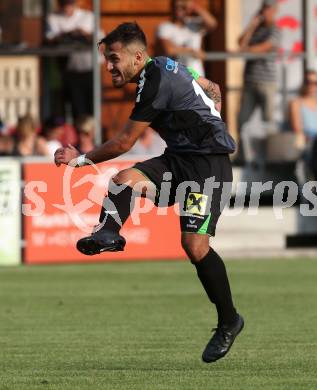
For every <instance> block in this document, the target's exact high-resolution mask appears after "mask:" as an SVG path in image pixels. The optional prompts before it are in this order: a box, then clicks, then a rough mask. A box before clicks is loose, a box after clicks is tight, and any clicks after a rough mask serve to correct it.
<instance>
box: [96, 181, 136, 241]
mask: <svg viewBox="0 0 317 390" xmlns="http://www.w3.org/2000/svg"><path fill="white" fill-rule="evenodd" d="M116 188H120V186H117V187H112V192H109V194H108V196H106V197H105V199H104V202H103V207H102V209H101V213H100V217H99V222H100V223H101V224H102V225H103V226H102V229H106V230H111V231H112V232H116V233H119V230H120V229H121V227H122V225H123V224H124V223H125V221H126V220H127V219H128V217H129V215H130V213H131V211H132V207H133V205H132V204H131V202H134V199H132V193H133V190H132V188H131V187H129V186H126V187H125V188H124V189H123V190H122V191H120V192H118V193H117V194H116V193H115V192H116V191H115V189H116Z"/></svg>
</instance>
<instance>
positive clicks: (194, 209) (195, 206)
mask: <svg viewBox="0 0 317 390" xmlns="http://www.w3.org/2000/svg"><path fill="white" fill-rule="evenodd" d="M207 201H208V196H207V195H203V194H199V193H197V192H190V193H189V194H188V197H187V200H186V212H189V213H191V214H192V215H195V214H197V215H205V212H206V207H207Z"/></svg>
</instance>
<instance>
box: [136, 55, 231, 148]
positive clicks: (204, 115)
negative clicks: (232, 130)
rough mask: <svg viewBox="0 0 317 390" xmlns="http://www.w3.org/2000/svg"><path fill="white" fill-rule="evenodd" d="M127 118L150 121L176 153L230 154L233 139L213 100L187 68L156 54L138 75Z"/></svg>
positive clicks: (168, 146)
mask: <svg viewBox="0 0 317 390" xmlns="http://www.w3.org/2000/svg"><path fill="white" fill-rule="evenodd" d="M130 119H132V120H135V121H141V122H151V127H152V128H153V129H155V130H156V131H157V132H158V133H159V134H160V135H161V137H162V138H163V139H164V140H165V142H166V144H167V148H168V150H170V151H171V152H175V153H196V154H220V153H233V152H234V150H235V142H234V140H233V138H232V137H231V136H230V134H229V133H228V131H227V129H226V125H225V123H224V122H223V121H222V119H221V116H220V113H219V112H218V111H217V110H216V108H215V105H214V102H213V101H212V100H211V99H210V98H209V97H208V96H207V95H206V94H205V93H204V91H203V89H202V88H201V87H200V85H199V84H198V83H197V81H196V80H195V79H194V77H193V75H192V74H191V73H190V72H189V71H188V69H187V68H186V67H185V66H184V65H181V64H180V63H178V62H176V61H174V60H172V59H170V58H167V57H155V58H153V59H152V60H151V61H150V62H149V63H148V64H147V65H146V66H145V68H144V69H143V71H142V72H141V74H140V79H139V81H138V85H137V89H136V103H135V106H134V108H133V111H132V113H131V116H130Z"/></svg>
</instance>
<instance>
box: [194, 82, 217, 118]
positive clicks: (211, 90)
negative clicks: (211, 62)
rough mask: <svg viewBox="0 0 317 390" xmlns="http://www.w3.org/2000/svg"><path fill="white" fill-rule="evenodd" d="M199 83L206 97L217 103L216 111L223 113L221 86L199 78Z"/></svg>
mask: <svg viewBox="0 0 317 390" xmlns="http://www.w3.org/2000/svg"><path fill="white" fill-rule="evenodd" d="M197 82H198V84H199V85H200V86H201V87H202V89H203V90H204V92H205V93H206V95H207V96H208V97H209V98H210V99H211V100H212V101H213V102H214V103H215V107H216V110H217V111H219V112H221V91H220V88H219V85H218V84H216V83H214V82H213V81H211V80H208V79H206V78H204V77H199V79H198V80H197Z"/></svg>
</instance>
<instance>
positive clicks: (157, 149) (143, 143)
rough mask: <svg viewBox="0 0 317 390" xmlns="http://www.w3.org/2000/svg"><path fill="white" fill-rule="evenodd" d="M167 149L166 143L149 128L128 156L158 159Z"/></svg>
mask: <svg viewBox="0 0 317 390" xmlns="http://www.w3.org/2000/svg"><path fill="white" fill-rule="evenodd" d="M165 148H166V143H165V141H163V139H162V138H161V137H160V136H159V135H158V134H157V133H156V132H155V131H154V130H152V129H151V128H150V127H148V128H147V129H146V130H145V132H144V133H143V134H142V135H141V137H140V138H139V139H138V140H137V141H136V143H135V144H134V146H133V147H132V148H131V149H130V150H129V152H128V154H134V155H143V156H153V157H156V156H159V155H161V154H162V153H163V152H164V149H165Z"/></svg>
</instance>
